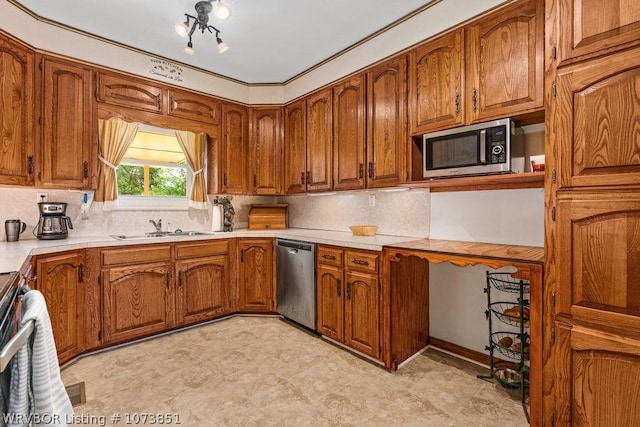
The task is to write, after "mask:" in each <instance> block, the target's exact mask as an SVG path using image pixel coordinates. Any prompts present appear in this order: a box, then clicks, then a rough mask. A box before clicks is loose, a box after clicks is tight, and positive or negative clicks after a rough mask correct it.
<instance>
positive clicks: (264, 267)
mask: <svg viewBox="0 0 640 427" xmlns="http://www.w3.org/2000/svg"><path fill="white" fill-rule="evenodd" d="M273 243H274V241H273V239H239V241H238V254H239V258H240V260H239V263H238V298H237V303H238V306H237V309H238V311H240V312H249V313H251V312H271V311H273V310H274V309H275V257H274V256H273V252H274V251H273Z"/></svg>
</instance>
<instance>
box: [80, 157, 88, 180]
mask: <svg viewBox="0 0 640 427" xmlns="http://www.w3.org/2000/svg"><path fill="white" fill-rule="evenodd" d="M82 176H83V177H84V178H89V162H87V161H86V160H85V161H84V162H82Z"/></svg>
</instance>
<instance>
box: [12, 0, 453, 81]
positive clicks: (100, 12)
mask: <svg viewBox="0 0 640 427" xmlns="http://www.w3.org/2000/svg"><path fill="white" fill-rule="evenodd" d="M213 1H214V4H215V1H216V0H213ZM437 1H440V0H403V1H388V0H324V1H317V0H316V1H311V0H293V1H292V0H269V1H262V0H223V3H225V4H226V5H228V6H229V8H230V9H231V16H230V17H229V18H228V19H227V20H225V21H221V20H219V19H217V18H216V17H215V16H214V14H213V13H211V15H210V19H209V25H213V26H215V27H216V28H218V29H219V30H220V31H221V32H220V37H221V38H222V40H223V41H224V42H226V43H227V44H228V45H229V50H228V51H226V52H224V53H222V54H220V53H218V51H217V43H216V38H215V35H214V34H210V33H209V32H205V33H204V34H202V33H201V32H200V30H198V29H196V32H195V33H194V34H193V38H192V40H193V48H194V49H195V55H193V56H190V55H188V54H186V53H184V52H183V49H184V47H185V46H186V44H187V40H186V39H183V38H181V37H180V36H178V34H176V32H175V30H174V25H175V24H176V23H178V22H183V21H184V20H185V16H184V14H185V13H188V14H190V15H193V16H196V15H197V13H196V11H195V8H194V6H195V3H196V0H172V1H167V0H161V1H158V0H133V1H132V0H109V1H96V0H57V1H42V0H12V3H16V4H18V5H21V6H22V7H23V8H24V9H26V10H27V11H29V12H31V14H33V15H34V16H36V17H37V18H39V19H41V20H43V21H46V22H53V23H56V24H61V25H63V26H68V27H71V28H74V29H76V30H79V31H80V32H84V33H87V34H90V35H92V36H97V37H99V38H102V39H106V40H109V41H112V42H116V43H119V44H122V45H125V46H128V47H132V48H135V49H138V50H141V51H144V52H146V53H149V54H151V55H154V56H158V57H162V58H164V59H168V60H170V61H174V62H176V63H180V64H186V65H190V66H193V67H196V68H199V69H203V70H206V71H209V72H212V73H215V74H218V75H221V76H224V77H228V78H231V79H234V80H238V81H240V82H244V83H249V84H266V83H284V82H287V81H289V80H291V79H292V78H295V77H296V76H298V75H299V74H301V73H304V72H305V71H307V70H309V69H311V68H313V67H314V66H316V65H318V64H320V63H322V62H323V61H325V60H327V59H330V58H331V57H333V56H335V55H337V54H339V53H340V52H342V51H344V50H345V49H347V48H349V47H350V46H353V45H354V44H357V43H359V42H361V41H363V40H365V39H367V38H368V37H370V36H372V35H375V34H377V33H379V32H380V31H382V30H384V29H385V28H387V27H389V26H390V25H392V24H394V23H395V22H397V21H398V20H401V19H403V18H406V17H407V16H410V15H412V14H413V13H414V12H417V11H421V10H424V9H425V8H426V7H427V6H428V5H429V4H431V3H435V2H437Z"/></svg>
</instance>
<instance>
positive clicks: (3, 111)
mask: <svg viewBox="0 0 640 427" xmlns="http://www.w3.org/2000/svg"><path fill="white" fill-rule="evenodd" d="M34 61H35V59H34V52H33V51H32V50H31V49H29V48H28V47H26V46H24V45H22V44H20V43H18V42H15V41H13V40H12V39H9V38H8V37H4V36H2V37H0V70H1V71H2V72H1V73H0V129H2V146H1V147H0V184H2V185H33V182H34V167H35V165H34V152H35V145H34V138H33V126H34V100H35V95H34V86H35V79H34V78H35V68H34Z"/></svg>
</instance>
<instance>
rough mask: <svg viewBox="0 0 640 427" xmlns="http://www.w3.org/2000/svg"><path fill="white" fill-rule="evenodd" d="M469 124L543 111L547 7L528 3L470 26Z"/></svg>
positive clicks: (535, 1) (527, 0) (539, 0)
mask: <svg viewBox="0 0 640 427" xmlns="http://www.w3.org/2000/svg"><path fill="white" fill-rule="evenodd" d="M465 40H466V44H467V48H466V54H467V57H466V59H465V63H466V68H467V71H466V86H467V90H466V92H467V99H466V111H467V113H468V114H469V116H468V120H467V122H474V121H483V120H488V119H492V118H501V117H508V116H510V115H514V114H521V113H525V112H527V111H532V110H536V109H541V108H542V101H543V98H542V89H543V80H542V79H543V75H544V64H543V57H544V2H543V0H523V1H519V2H517V3H514V4H513V5H510V6H508V7H506V8H504V9H502V10H500V11H498V12H497V13H494V14H491V15H489V16H487V17H486V18H484V19H481V20H479V21H478V22H476V23H474V24H472V25H470V26H468V27H467V29H466V33H465Z"/></svg>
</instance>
